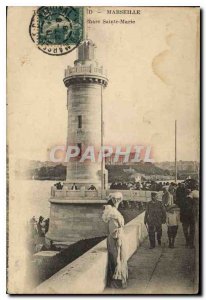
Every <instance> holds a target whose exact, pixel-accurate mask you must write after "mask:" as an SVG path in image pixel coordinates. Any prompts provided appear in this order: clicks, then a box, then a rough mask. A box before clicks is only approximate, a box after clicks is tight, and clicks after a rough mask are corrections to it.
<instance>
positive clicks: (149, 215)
mask: <svg viewBox="0 0 206 300" xmlns="http://www.w3.org/2000/svg"><path fill="white" fill-rule="evenodd" d="M151 198H152V199H151V201H150V202H148V204H147V208H146V211H145V218H144V223H145V225H148V233H149V240H150V249H153V248H155V233H157V241H158V245H161V237H162V224H164V223H165V222H166V211H165V208H164V206H163V205H162V203H161V202H160V201H158V200H157V193H154V192H152V193H151Z"/></svg>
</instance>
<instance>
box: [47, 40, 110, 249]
mask: <svg viewBox="0 0 206 300" xmlns="http://www.w3.org/2000/svg"><path fill="white" fill-rule="evenodd" d="M95 48H96V46H95V44H94V43H93V42H92V41H91V40H84V41H83V42H82V43H81V44H80V45H79V47H78V49H77V54H78V55H77V56H78V57H77V59H76V60H75V61H74V66H72V67H71V66H68V67H67V69H66V70H65V77H64V84H65V86H66V87H67V109H68V128H67V146H71V147H74V146H75V147H76V148H75V149H77V150H78V152H79V156H78V157H75V158H74V159H72V160H69V161H68V163H67V177H66V181H65V183H64V185H63V189H62V190H58V189H56V188H55V187H52V189H51V197H50V199H49V201H50V223H49V231H48V233H47V238H48V239H49V240H53V241H56V242H65V243H66V244H70V243H74V242H77V241H79V240H81V239H87V238H93V237H98V236H104V235H105V234H106V233H107V228H106V226H105V224H104V222H103V221H102V218H101V215H102V212H103V204H105V203H106V200H105V196H106V188H107V181H108V180H107V173H106V170H105V168H104V162H103V161H102V160H97V159H96V158H97V156H98V155H99V153H97V152H99V151H100V150H101V146H102V145H103V90H104V88H105V87H106V86H107V83H108V79H107V77H106V75H105V73H104V70H103V67H102V66H99V65H98V62H97V61H96V60H95ZM91 146H92V147H94V148H93V149H95V160H93V161H91V160H89V161H87V160H85V161H81V158H83V153H85V149H88V147H91ZM73 183H75V184H76V186H77V190H73V189H71V187H72V185H73ZM92 184H93V185H94V186H95V188H96V189H93V190H91V189H89V187H90V186H91V185H92Z"/></svg>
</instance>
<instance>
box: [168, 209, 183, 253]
mask: <svg viewBox="0 0 206 300" xmlns="http://www.w3.org/2000/svg"><path fill="white" fill-rule="evenodd" d="M179 223H180V211H179V208H178V207H177V206H176V205H171V206H170V207H169V208H168V209H167V213H166V224H167V234H168V238H169V248H174V243H175V237H176V235H177V230H178V225H179Z"/></svg>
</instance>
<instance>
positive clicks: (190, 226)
mask: <svg viewBox="0 0 206 300" xmlns="http://www.w3.org/2000/svg"><path fill="white" fill-rule="evenodd" d="M196 215H197V208H196V201H194V199H193V198H192V195H191V190H187V191H186V197H185V198H184V199H183V201H182V202H181V205H180V221H181V222H182V228H183V232H184V236H185V240H186V244H185V246H186V247H190V248H194V236H195V222H196V220H197V218H196Z"/></svg>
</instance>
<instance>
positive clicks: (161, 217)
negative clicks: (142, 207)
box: [144, 180, 199, 249]
mask: <svg viewBox="0 0 206 300" xmlns="http://www.w3.org/2000/svg"><path fill="white" fill-rule="evenodd" d="M198 212H199V191H198V184H197V182H196V181H192V180H190V181H186V182H184V183H179V184H178V185H174V184H172V185H171V186H169V187H168V188H166V187H163V194H162V202H160V201H158V197H157V192H152V193H151V201H150V202H149V203H148V204H147V207H146V212H145V220H144V222H145V225H146V226H147V229H148V234H149V240H150V248H151V249H152V248H154V247H155V241H156V239H157V243H158V245H161V236H162V224H165V223H166V224H167V226H168V231H167V234H168V240H169V247H170V248H174V244H175V237H176V235H177V231H178V226H179V225H180V223H182V228H183V232H184V236H185V246H186V247H187V248H188V247H189V248H194V237H195V227H196V224H198Z"/></svg>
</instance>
